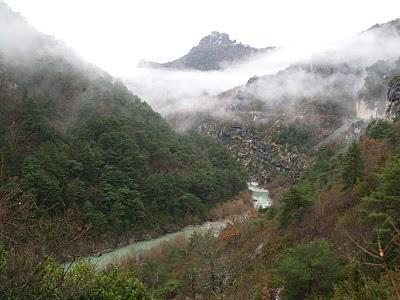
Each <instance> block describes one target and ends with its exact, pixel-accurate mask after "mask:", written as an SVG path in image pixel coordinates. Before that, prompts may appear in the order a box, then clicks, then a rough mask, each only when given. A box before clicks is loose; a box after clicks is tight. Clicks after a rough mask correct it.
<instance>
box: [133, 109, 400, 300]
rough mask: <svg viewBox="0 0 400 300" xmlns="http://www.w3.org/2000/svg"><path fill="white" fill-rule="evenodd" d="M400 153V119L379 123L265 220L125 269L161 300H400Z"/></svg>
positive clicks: (321, 164) (321, 156) (310, 173)
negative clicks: (199, 297) (187, 299)
mask: <svg viewBox="0 0 400 300" xmlns="http://www.w3.org/2000/svg"><path fill="white" fill-rule="evenodd" d="M396 103H398V102H396ZM399 153H400V123H399V121H398V120H394V121H388V120H378V121H373V122H372V123H370V125H369V126H368V129H367V132H366V134H365V135H363V136H362V137H361V139H360V140H359V141H358V142H356V143H353V144H352V145H351V146H350V147H349V148H348V149H347V150H346V151H343V149H341V148H339V147H337V146H335V145H327V146H324V147H322V148H321V149H320V150H319V151H318V153H316V155H315V157H314V158H313V161H314V162H313V164H312V165H311V166H310V167H309V168H308V169H306V171H305V172H304V173H303V175H302V176H301V179H300V181H299V182H298V183H297V184H294V185H290V186H288V187H287V188H286V189H285V191H284V192H283V193H282V192H281V187H278V188H275V189H271V192H272V194H273V197H274V198H273V199H274V205H273V206H272V207H270V208H269V209H268V210H266V211H265V212H263V213H259V214H258V215H252V216H251V217H250V218H249V219H247V220H245V221H242V222H240V221H239V222H232V224H231V225H230V226H228V227H227V228H226V229H225V230H224V231H223V232H222V233H221V234H220V235H219V236H218V237H214V236H213V235H212V234H211V233H210V234H207V235H205V236H200V235H196V236H194V237H193V238H192V239H191V240H190V242H189V243H186V244H183V245H182V244H181V243H177V244H169V245H166V247H165V249H164V252H162V253H161V254H160V253H158V252H156V253H153V254H151V253H150V254H149V255H148V256H147V258H146V259H145V260H144V261H142V260H139V261H138V260H135V259H132V261H130V262H129V263H128V264H127V266H128V267H130V268H131V269H132V270H135V271H136V274H137V276H138V277H139V278H140V279H141V280H142V281H143V282H144V283H145V285H146V286H147V287H148V288H150V290H151V291H152V292H153V293H154V295H158V297H159V299H164V298H168V297H171V298H174V299H185V297H191V298H192V299H193V298H194V296H193V295H202V296H203V297H205V299H260V300H261V299H293V300H294V299H296V300H297V299H351V300H359V299H399V295H400V274H399V266H400V265H399V239H400V237H399V227H400V224H399V220H400V218H399V211H400V207H399V197H400V191H399V180H400V178H399V176H400V169H399V168H400V159H399ZM149 274H152V276H150V275H149ZM154 274H157V276H154Z"/></svg>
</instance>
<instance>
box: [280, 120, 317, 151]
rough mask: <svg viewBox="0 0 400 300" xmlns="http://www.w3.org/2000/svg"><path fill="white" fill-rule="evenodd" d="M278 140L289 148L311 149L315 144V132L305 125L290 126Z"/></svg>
mask: <svg viewBox="0 0 400 300" xmlns="http://www.w3.org/2000/svg"><path fill="white" fill-rule="evenodd" d="M278 139H279V141H280V143H282V144H289V146H299V147H310V146H312V144H313V143H314V140H313V130H311V129H310V128H307V127H305V126H304V125H293V124H290V125H289V126H287V127H285V128H284V129H283V130H282V131H281V132H280V133H279V136H278Z"/></svg>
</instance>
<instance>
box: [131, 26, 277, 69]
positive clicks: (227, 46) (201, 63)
mask: <svg viewBox="0 0 400 300" xmlns="http://www.w3.org/2000/svg"><path fill="white" fill-rule="evenodd" d="M273 49H274V47H268V48H263V49H258V48H253V47H250V46H247V45H243V44H241V43H237V42H236V41H235V40H231V39H230V38H229V35H228V34H226V33H219V32H216V31H214V32H212V33H211V34H210V35H208V36H206V37H204V38H202V39H201V40H200V42H199V44H198V45H197V46H196V47H193V48H192V49H191V50H190V52H189V53H188V54H186V55H184V56H182V57H181V58H179V59H176V60H174V61H171V62H167V63H155V62H149V61H146V60H141V61H140V62H139V64H138V67H147V68H168V69H194V70H200V71H210V70H220V69H222V68H223V65H224V63H233V62H239V61H241V60H244V59H246V58H249V57H251V56H253V55H256V54H259V53H264V52H267V51H271V50H273Z"/></svg>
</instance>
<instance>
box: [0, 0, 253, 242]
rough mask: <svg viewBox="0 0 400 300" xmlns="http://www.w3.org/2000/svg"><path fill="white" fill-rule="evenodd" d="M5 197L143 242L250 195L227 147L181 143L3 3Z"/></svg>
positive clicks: (197, 139)
mask: <svg viewBox="0 0 400 300" xmlns="http://www.w3.org/2000/svg"><path fill="white" fill-rule="evenodd" d="M0 41H1V44H0V52H1V54H2V58H1V60H0V88H1V91H0V96H1V98H0V163H1V165H0V189H4V190H7V189H12V185H13V184H14V183H15V182H17V183H18V184H21V185H22V191H23V193H25V194H26V195H28V196H29V198H30V199H31V201H32V202H33V203H34V205H35V206H36V207H38V208H40V209H41V210H43V211H45V212H47V213H46V214H45V215H47V217H49V218H53V217H54V218H56V219H57V218H61V219H62V218H64V217H66V216H67V215H68V216H69V217H71V219H72V221H71V222H73V223H74V224H76V228H77V230H78V231H80V230H83V229H84V228H91V231H92V233H96V234H104V235H107V236H111V234H113V235H114V236H116V237H115V238H112V239H124V238H127V237H134V238H138V237H143V236H145V235H148V234H152V233H160V232H161V231H165V230H171V229H173V228H176V227H178V226H183V225H186V224H188V223H192V222H197V221H199V220H203V219H204V213H205V211H206V210H207V209H209V208H210V207H212V206H213V205H215V204H216V203H218V202H220V201H223V200H224V199H227V198H229V197H231V196H233V195H235V194H236V193H237V192H239V191H240V190H241V189H243V188H244V187H245V183H246V176H245V174H244V173H243V172H242V171H241V170H240V168H239V167H238V165H237V164H236V163H235V162H234V161H232V160H231V159H230V157H229V155H228V153H227V152H226V151H225V149H224V148H223V146H221V145H219V144H218V143H216V142H215V141H213V140H212V139H207V138H204V137H201V136H199V135H195V134H188V135H178V134H176V133H175V132H174V131H173V130H172V129H171V128H170V127H169V126H168V124H167V123H166V122H165V121H164V120H163V119H162V118H161V117H160V115H158V114H157V113H155V112H154V111H153V110H152V109H151V108H150V107H149V106H148V105H147V104H146V103H145V102H143V101H142V100H141V99H139V98H138V97H136V96H135V95H133V94H132V93H130V92H129V91H128V90H127V89H126V87H125V86H124V85H123V84H122V83H121V82H119V81H118V80H116V79H114V78H112V77H111V76H110V75H108V74H107V73H105V72H103V71H101V70H99V69H98V68H97V67H95V66H92V65H90V64H87V63H85V62H84V61H83V60H81V59H80V58H79V57H78V56H77V55H76V54H75V53H73V52H72V51H71V50H70V49H68V48H67V47H65V46H64V45H63V44H62V43H60V42H58V41H55V40H54V39H53V38H51V37H48V36H45V35H43V34H41V33H39V32H37V31H36V30H35V29H34V28H32V27H31V26H30V25H28V24H27V23H26V21H25V20H24V19H23V18H22V17H21V16H19V15H18V14H15V13H13V12H12V11H10V10H9V8H8V7H7V6H6V5H5V4H4V3H2V4H0Z"/></svg>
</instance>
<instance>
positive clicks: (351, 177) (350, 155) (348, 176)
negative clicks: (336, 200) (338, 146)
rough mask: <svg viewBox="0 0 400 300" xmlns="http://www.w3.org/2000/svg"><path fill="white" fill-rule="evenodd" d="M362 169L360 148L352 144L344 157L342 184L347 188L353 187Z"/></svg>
mask: <svg viewBox="0 0 400 300" xmlns="http://www.w3.org/2000/svg"><path fill="white" fill-rule="evenodd" d="M363 168H364V164H363V159H362V156H361V151H360V148H359V146H358V144H357V143H353V144H351V146H350V147H349V150H348V151H347V153H346V155H345V157H344V161H343V169H342V179H343V183H344V184H345V185H347V186H353V185H355V184H356V183H357V182H358V180H359V179H360V178H361V176H362V173H363Z"/></svg>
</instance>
